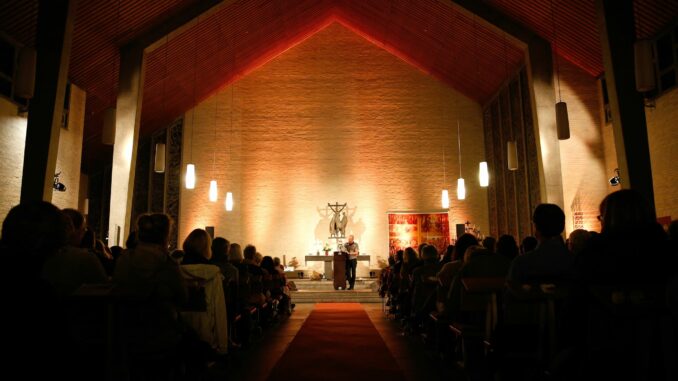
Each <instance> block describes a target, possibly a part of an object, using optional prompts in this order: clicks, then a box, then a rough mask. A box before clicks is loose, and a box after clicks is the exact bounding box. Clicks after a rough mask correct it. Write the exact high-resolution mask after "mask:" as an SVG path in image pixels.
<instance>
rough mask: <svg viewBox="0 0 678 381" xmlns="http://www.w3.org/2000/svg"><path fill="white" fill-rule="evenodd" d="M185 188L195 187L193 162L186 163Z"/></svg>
mask: <svg viewBox="0 0 678 381" xmlns="http://www.w3.org/2000/svg"><path fill="white" fill-rule="evenodd" d="M186 189H195V164H188V165H186Z"/></svg>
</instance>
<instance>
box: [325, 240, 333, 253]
mask: <svg viewBox="0 0 678 381" xmlns="http://www.w3.org/2000/svg"><path fill="white" fill-rule="evenodd" d="M330 250H332V248H331V247H330V244H328V243H327V242H325V246H323V251H325V252H327V251H330Z"/></svg>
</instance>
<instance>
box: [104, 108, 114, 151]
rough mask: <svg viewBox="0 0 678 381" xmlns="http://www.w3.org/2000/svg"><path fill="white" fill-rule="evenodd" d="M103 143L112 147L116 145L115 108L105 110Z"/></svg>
mask: <svg viewBox="0 0 678 381" xmlns="http://www.w3.org/2000/svg"><path fill="white" fill-rule="evenodd" d="M101 142H102V143H103V144H106V145H109V146H112V145H113V144H114V143H115V108H114V107H109V108H107V109H106V110H104V127H103V129H102V130H101Z"/></svg>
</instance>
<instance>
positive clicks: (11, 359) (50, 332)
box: [0, 201, 96, 380]
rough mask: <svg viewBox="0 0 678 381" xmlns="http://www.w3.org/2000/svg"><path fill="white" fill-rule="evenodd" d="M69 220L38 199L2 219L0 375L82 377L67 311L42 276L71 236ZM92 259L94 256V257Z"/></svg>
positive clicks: (57, 209)
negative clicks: (50, 261)
mask: <svg viewBox="0 0 678 381" xmlns="http://www.w3.org/2000/svg"><path fill="white" fill-rule="evenodd" d="M69 225H71V222H70V221H69V219H68V217H66V216H65V215H64V214H63V213H61V211H60V210H59V208H57V207H56V206H54V205H52V204H50V203H48V202H44V201H39V202H31V203H28V202H24V203H21V204H19V205H17V206H15V207H13V208H12V209H11V210H10V211H9V213H8V214H7V216H6V217H5V220H4V221H3V223H2V238H1V239H0V263H1V264H2V265H1V266H0V300H1V301H2V304H3V311H5V313H4V314H3V315H4V316H3V322H2V324H1V325H0V337H2V345H3V347H4V348H5V349H6V350H5V351H3V355H2V357H1V358H0V366H2V370H3V372H5V374H6V375H8V376H9V375H21V376H20V377H21V378H24V379H54V378H55V377H57V378H59V379H62V378H66V377H68V379H70V380H73V379H76V380H79V379H83V380H84V379H86V377H85V376H86V375H83V374H81V370H82V366H81V365H83V364H82V362H83V360H82V359H81V358H80V357H79V356H78V354H79V353H78V351H77V347H76V346H75V345H74V343H72V341H71V340H70V335H69V332H67V330H66V329H64V327H67V326H68V317H69V315H68V314H67V313H66V311H65V310H64V305H63V301H62V300H61V298H60V297H59V296H58V295H59V293H60V292H58V291H57V290H56V288H55V287H54V286H53V285H52V283H50V282H49V281H48V280H47V279H45V278H44V277H43V266H44V264H45V262H47V261H49V260H51V259H52V257H54V256H56V255H58V253H59V252H60V251H61V250H62V249H64V248H65V246H66V245H67V244H68V243H69V241H70V239H69V237H70V238H72V235H71V230H72V228H71V227H70V226H69ZM94 259H95V260H96V258H94Z"/></svg>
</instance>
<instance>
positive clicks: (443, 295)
mask: <svg viewBox="0 0 678 381" xmlns="http://www.w3.org/2000/svg"><path fill="white" fill-rule="evenodd" d="M474 245H478V239H477V238H476V237H475V236H474V235H472V234H469V233H464V234H462V235H461V236H460V237H458V238H457V242H456V243H455V246H454V252H453V255H452V262H449V263H446V264H445V265H444V266H443V267H442V268H441V269H440V271H439V272H438V283H439V286H438V292H437V294H436V295H437V296H436V300H437V302H436V305H437V306H438V308H437V309H438V312H443V311H444V310H445V303H446V301H447V295H448V294H449V293H450V286H451V285H452V280H453V279H454V277H456V276H457V273H458V272H459V270H460V269H461V267H462V265H463V264H464V254H465V253H466V250H467V249H468V248H469V247H471V246H474Z"/></svg>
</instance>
